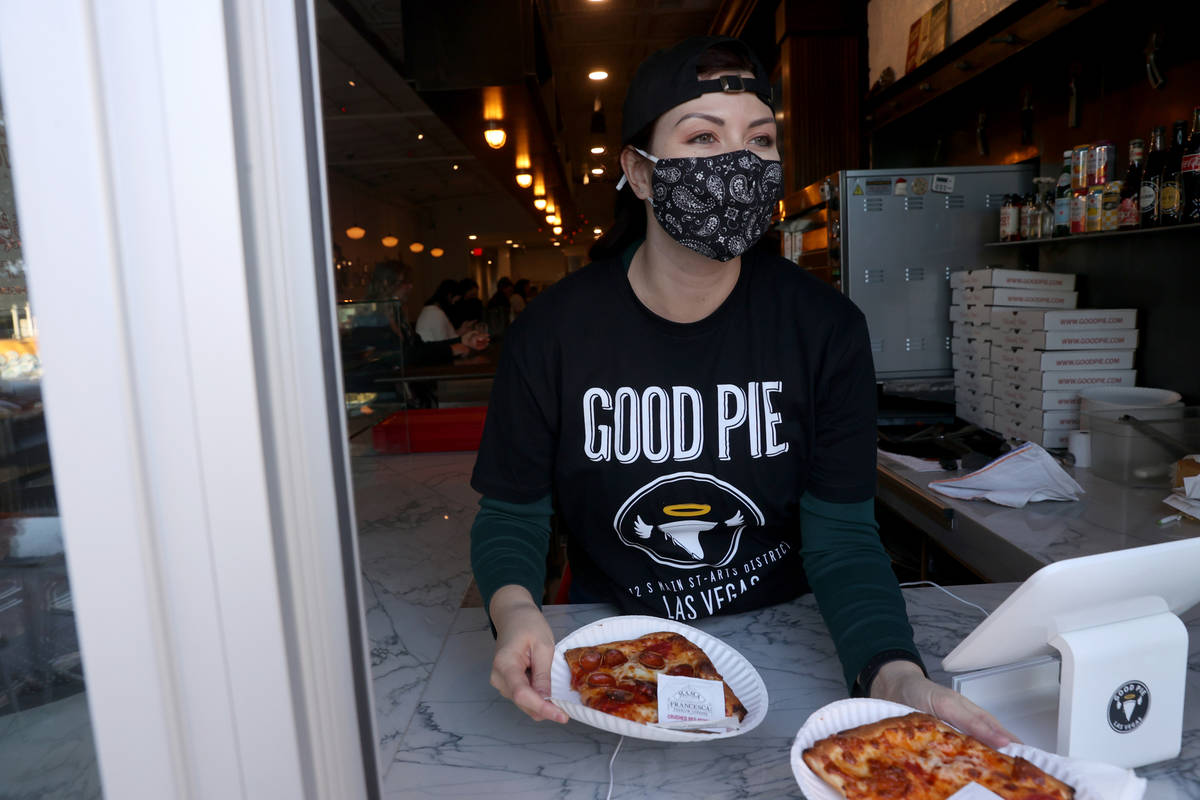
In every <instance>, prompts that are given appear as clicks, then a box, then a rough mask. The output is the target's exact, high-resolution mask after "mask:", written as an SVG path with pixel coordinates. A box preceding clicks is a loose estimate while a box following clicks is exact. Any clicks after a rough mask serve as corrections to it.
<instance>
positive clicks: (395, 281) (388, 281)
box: [366, 260, 408, 300]
mask: <svg viewBox="0 0 1200 800" xmlns="http://www.w3.org/2000/svg"><path fill="white" fill-rule="evenodd" d="M407 273H408V267H407V266H405V264H404V262H403V261H396V260H392V261H380V262H377V263H376V264H375V267H374V268H373V269H372V270H371V280H370V282H369V283H368V284H367V297H366V299H367V300H383V299H386V298H388V297H390V296H391V295H392V293H393V292H394V291H395V290H396V287H397V286H399V285H400V284H401V283H403V282H404V278H405V275H406V274H407Z"/></svg>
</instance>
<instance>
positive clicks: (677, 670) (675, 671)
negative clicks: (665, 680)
mask: <svg viewBox="0 0 1200 800" xmlns="http://www.w3.org/2000/svg"><path fill="white" fill-rule="evenodd" d="M667 674H668V675H682V676H684V677H685V678H690V677H692V676H693V675H695V674H696V670H694V669H692V665H691V664H676V665H675V666H673V667H671V668H670V669H669V670H667Z"/></svg>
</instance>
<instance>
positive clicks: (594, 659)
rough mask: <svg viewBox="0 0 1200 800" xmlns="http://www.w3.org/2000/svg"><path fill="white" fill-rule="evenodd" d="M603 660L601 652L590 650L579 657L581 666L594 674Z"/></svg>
mask: <svg viewBox="0 0 1200 800" xmlns="http://www.w3.org/2000/svg"><path fill="white" fill-rule="evenodd" d="M602 659H603V656H601V655H600V651H599V650H588V651H587V652H586V653H584V654H583V655H581V656H580V657H579V666H580V667H582V668H583V669H584V670H585V671H587V672H593V671H594V670H595V669H596V668H598V667H599V666H600V663H601V661H602Z"/></svg>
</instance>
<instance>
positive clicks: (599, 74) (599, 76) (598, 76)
mask: <svg viewBox="0 0 1200 800" xmlns="http://www.w3.org/2000/svg"><path fill="white" fill-rule="evenodd" d="M588 77H589V78H591V79H592V80H594V81H602V80H604V79H605V78H607V77H608V73H607V72H605V71H604V70H602V69H594V70H592V71H591V72H589V73H588Z"/></svg>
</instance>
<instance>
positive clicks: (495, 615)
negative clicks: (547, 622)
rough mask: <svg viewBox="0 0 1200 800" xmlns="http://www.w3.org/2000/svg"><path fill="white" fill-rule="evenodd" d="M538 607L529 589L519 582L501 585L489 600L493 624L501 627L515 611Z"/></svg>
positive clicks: (489, 611)
mask: <svg viewBox="0 0 1200 800" xmlns="http://www.w3.org/2000/svg"><path fill="white" fill-rule="evenodd" d="M537 607H538V606H537V603H536V602H534V599H533V595H531V594H530V593H529V590H528V589H526V588H525V587H524V586H521V585H520V584H518V583H510V584H507V585H505V586H501V587H500V588H499V589H497V590H496V591H495V593H494V594H492V599H491V600H490V601H489V602H488V615H489V616H491V618H492V624H494V625H495V626H496V627H497V628H499V627H501V626H502V625H503V622H504V620H505V619H506V618H507V617H508V616H509V615H511V614H512V613H513V612H514V611H520V610H522V609H526V610H527V609H529V608H533V609H534V610H537Z"/></svg>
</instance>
